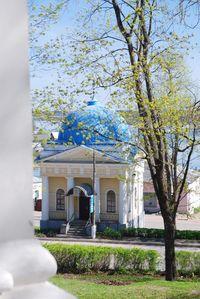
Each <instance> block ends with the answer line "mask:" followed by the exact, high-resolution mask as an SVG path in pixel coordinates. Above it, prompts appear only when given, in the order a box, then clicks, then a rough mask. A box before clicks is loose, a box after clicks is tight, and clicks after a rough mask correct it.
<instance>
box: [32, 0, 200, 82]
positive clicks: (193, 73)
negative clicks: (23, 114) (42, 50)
mask: <svg viewBox="0 0 200 299" xmlns="http://www.w3.org/2000/svg"><path fill="white" fill-rule="evenodd" d="M50 2H56V1H55V0H51V1H50V0H39V1H36V3H38V4H42V3H43V4H48V3H50ZM167 2H171V3H172V4H171V6H172V7H173V5H174V1H171V0H169V1H167ZM86 7H87V5H86V1H83V0H73V1H69V4H68V7H67V9H66V11H65V12H64V13H63V14H62V15H61V17H60V19H59V21H58V22H57V24H55V25H53V26H52V28H51V30H49V31H48V33H47V35H46V36H44V37H43V40H48V39H49V38H52V37H56V36H57V35H60V34H62V33H66V28H67V30H68V31H69V30H70V29H72V30H73V28H75V27H76V24H77V23H76V18H77V16H78V13H79V11H80V9H84V8H86ZM191 13H192V11H191ZM195 23H196V18H194V17H193V16H188V18H187V24H188V25H189V26H193V25H194V24H195ZM182 28H184V29H181V30H180V33H193V34H194V37H193V38H192V39H191V41H192V43H191V48H190V50H189V55H187V56H186V57H185V63H186V65H187V67H188V73H189V76H190V78H191V79H192V81H193V82H194V83H195V84H197V85H200V76H199V66H200V25H199V26H197V27H196V28H195V29H190V28H189V27H182ZM176 30H177V31H178V32H179V29H178V27H177V28H176ZM41 41H42V39H41ZM193 47H194V49H192V48H193ZM41 78H42V80H41ZM53 79H54V74H53V72H49V71H46V72H45V71H44V72H40V73H38V74H37V76H36V77H34V78H31V88H40V87H43V86H44V85H47V84H48V83H49V82H50V81H52V80H53Z"/></svg>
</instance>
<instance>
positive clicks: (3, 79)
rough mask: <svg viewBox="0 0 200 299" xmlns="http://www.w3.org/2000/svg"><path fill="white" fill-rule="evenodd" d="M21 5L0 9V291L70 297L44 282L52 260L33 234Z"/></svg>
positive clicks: (13, 296)
mask: <svg viewBox="0 0 200 299" xmlns="http://www.w3.org/2000/svg"><path fill="white" fill-rule="evenodd" d="M26 5H27V3H26V0H18V1H16V0H6V1H4V0H2V1H1V10H0V24H1V26H0V38H1V46H0V86H1V88H0V121H1V126H0V138H1V145H0V163H1V164H0V165H1V172H0V182H1V189H0V196H1V201H0V202H1V209H0V293H1V296H0V297H1V299H47V298H48V299H56V298H59V299H67V298H74V297H73V296H71V295H69V294H67V293H65V292H64V291H62V290H60V289H58V288H57V287H55V286H53V285H51V284H50V283H48V282H47V280H48V279H49V277H51V276H52V275H54V274H55V273H56V269H57V266H56V262H55V260H54V258H53V257H52V256H51V255H50V253H49V252H48V251H47V250H46V249H44V248H43V247H42V246H41V245H40V243H39V242H38V241H37V240H35V239H34V238H33V223H32V220H33V206H32V205H33V202H32V146H31V142H32V137H31V135H32V134H31V132H32V121H31V101H30V96H29V79H28V78H29V74H28V49H27V48H28V46H27V45H28V22H27V11H26Z"/></svg>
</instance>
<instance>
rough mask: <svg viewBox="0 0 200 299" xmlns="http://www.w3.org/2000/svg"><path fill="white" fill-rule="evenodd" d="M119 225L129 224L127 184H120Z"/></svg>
mask: <svg viewBox="0 0 200 299" xmlns="http://www.w3.org/2000/svg"><path fill="white" fill-rule="evenodd" d="M119 223H120V224H125V225H126V224H127V184H126V181H120V182H119Z"/></svg>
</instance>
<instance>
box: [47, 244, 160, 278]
mask: <svg viewBox="0 0 200 299" xmlns="http://www.w3.org/2000/svg"><path fill="white" fill-rule="evenodd" d="M44 246H45V248H47V249H48V250H49V251H50V252H51V254H52V255H53V256H54V257H55V259H56V261H57V264H58V272H59V273H85V272H90V271H94V272H98V271H102V272H107V271H109V270H110V269H112V270H113V271H117V272H121V271H131V272H132V271H139V272H147V271H151V272H155V271H156V264H157V260H158V257H159V254H158V253H157V251H155V250H144V249H139V248H134V249H125V248H111V247H100V246H81V245H65V244H45V245H44Z"/></svg>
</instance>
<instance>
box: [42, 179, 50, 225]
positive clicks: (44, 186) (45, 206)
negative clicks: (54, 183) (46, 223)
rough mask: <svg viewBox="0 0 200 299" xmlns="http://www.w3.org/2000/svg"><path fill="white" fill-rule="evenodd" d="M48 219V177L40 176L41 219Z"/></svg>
mask: <svg viewBox="0 0 200 299" xmlns="http://www.w3.org/2000/svg"><path fill="white" fill-rule="evenodd" d="M48 219H49V178H48V177H47V176H43V177H42V220H48Z"/></svg>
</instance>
